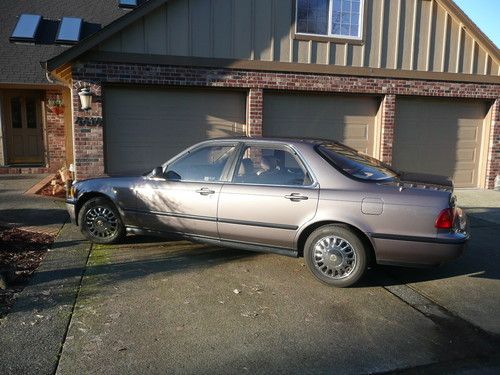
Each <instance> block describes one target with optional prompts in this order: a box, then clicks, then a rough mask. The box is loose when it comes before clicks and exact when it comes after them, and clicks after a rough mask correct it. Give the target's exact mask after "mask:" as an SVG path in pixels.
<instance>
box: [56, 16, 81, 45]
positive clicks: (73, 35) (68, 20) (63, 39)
mask: <svg viewBox="0 0 500 375" xmlns="http://www.w3.org/2000/svg"><path fill="white" fill-rule="evenodd" d="M82 24H83V21H82V19H81V18H74V17H63V19H62V20H61V23H60V24H59V30H58V31H57V36H56V43H60V44H76V43H78V41H79V40H80V34H81V31H82Z"/></svg>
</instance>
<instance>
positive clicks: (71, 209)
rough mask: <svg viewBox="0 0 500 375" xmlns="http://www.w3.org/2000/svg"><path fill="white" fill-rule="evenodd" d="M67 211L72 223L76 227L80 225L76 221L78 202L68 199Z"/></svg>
mask: <svg viewBox="0 0 500 375" xmlns="http://www.w3.org/2000/svg"><path fill="white" fill-rule="evenodd" d="M66 210H68V214H69V217H70V219H71V222H72V223H73V224H75V225H78V223H77V220H76V201H73V200H70V199H67V200H66Z"/></svg>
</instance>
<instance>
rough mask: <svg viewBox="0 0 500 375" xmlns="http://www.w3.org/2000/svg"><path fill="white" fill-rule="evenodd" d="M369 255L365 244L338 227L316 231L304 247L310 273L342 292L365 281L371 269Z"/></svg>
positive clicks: (352, 234) (323, 227) (330, 226)
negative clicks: (366, 272)
mask: <svg viewBox="0 0 500 375" xmlns="http://www.w3.org/2000/svg"><path fill="white" fill-rule="evenodd" d="M367 254H368V252H367V249H366V246H365V244H364V243H363V241H362V240H361V239H360V238H359V237H358V236H357V235H356V234H355V233H354V232H353V231H352V230H350V229H349V228H347V227H345V226H343V225H338V224H332V225H325V226H322V227H320V228H318V229H316V230H315V231H314V232H312V233H311V234H310V235H309V237H308V238H307V241H306V243H305V246H304V258H305V261H306V264H307V267H308V268H309V271H311V273H312V274H313V275H314V276H315V277H316V278H317V279H319V280H320V281H322V282H323V283H325V284H328V285H331V286H334V287H338V288H345V287H348V286H351V285H354V284H355V283H356V282H358V281H359V279H361V277H362V276H363V274H364V273H365V271H366V268H367V263H368V255H367Z"/></svg>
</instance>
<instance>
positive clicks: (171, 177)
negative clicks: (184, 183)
mask: <svg viewBox="0 0 500 375" xmlns="http://www.w3.org/2000/svg"><path fill="white" fill-rule="evenodd" d="M165 178H166V179H167V180H169V181H180V180H181V179H182V177H181V176H180V175H179V174H178V173H176V172H174V171H167V173H165Z"/></svg>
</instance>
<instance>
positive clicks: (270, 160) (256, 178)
mask: <svg viewBox="0 0 500 375" xmlns="http://www.w3.org/2000/svg"><path fill="white" fill-rule="evenodd" d="M318 197H319V186H318V185H317V184H316V183H315V182H314V181H313V178H312V175H311V173H310V172H309V171H308V170H307V169H306V168H305V165H304V163H303V162H302V161H301V159H300V157H299V155H298V154H297V153H296V151H295V150H293V149H292V148H290V147H288V146H286V145H266V144H263V143H247V144H246V145H245V147H243V148H242V150H241V153H240V155H239V158H238V160H237V163H236V166H235V168H234V173H233V176H232V179H231V182H228V183H226V184H224V186H223V187H222V190H221V193H220V197H219V212H218V224H219V225H218V228H219V236H220V239H221V240H227V241H237V242H246V243H251V244H257V245H262V246H267V247H276V248H286V249H293V246H294V239H295V236H296V234H297V231H298V229H299V228H300V227H302V226H303V225H304V224H305V223H307V222H308V221H310V220H311V219H312V218H313V217H314V215H315V214H316V208H317V205H318Z"/></svg>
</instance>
